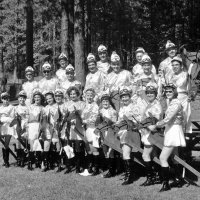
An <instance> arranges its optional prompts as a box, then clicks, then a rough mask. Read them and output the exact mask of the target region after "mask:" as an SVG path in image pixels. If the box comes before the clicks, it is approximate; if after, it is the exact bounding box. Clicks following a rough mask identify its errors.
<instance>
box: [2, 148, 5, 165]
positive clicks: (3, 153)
mask: <svg viewBox="0 0 200 200" xmlns="http://www.w3.org/2000/svg"><path fill="white" fill-rule="evenodd" d="M5 151H6V150H5V148H2V155H3V165H2V166H5V157H6V156H5V155H6V153H5Z"/></svg>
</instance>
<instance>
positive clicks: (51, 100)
mask: <svg viewBox="0 0 200 200" xmlns="http://www.w3.org/2000/svg"><path fill="white" fill-rule="evenodd" d="M45 98H46V102H47V104H48V105H53V103H54V98H53V95H52V94H47V95H46V97H45Z"/></svg>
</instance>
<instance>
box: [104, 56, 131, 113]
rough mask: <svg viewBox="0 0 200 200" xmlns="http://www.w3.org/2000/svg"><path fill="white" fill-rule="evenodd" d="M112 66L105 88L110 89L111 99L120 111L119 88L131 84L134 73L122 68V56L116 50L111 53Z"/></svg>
mask: <svg viewBox="0 0 200 200" xmlns="http://www.w3.org/2000/svg"><path fill="white" fill-rule="evenodd" d="M111 67H112V72H111V73H109V74H108V75H107V78H106V83H105V90H108V89H109V91H110V93H111V101H112V103H113V105H114V108H115V109H116V111H117V112H118V111H119V109H120V97H119V88H120V87H122V86H124V85H128V86H129V85H131V84H132V74H131V72H129V71H127V70H125V69H122V63H121V60H120V57H119V55H118V54H117V53H116V52H113V53H112V55H111Z"/></svg>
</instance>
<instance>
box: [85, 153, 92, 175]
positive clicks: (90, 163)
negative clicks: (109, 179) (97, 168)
mask: <svg viewBox="0 0 200 200" xmlns="http://www.w3.org/2000/svg"><path fill="white" fill-rule="evenodd" d="M93 163H94V157H93V155H92V154H88V155H87V167H86V169H88V172H89V173H90V174H93V170H92V168H93Z"/></svg>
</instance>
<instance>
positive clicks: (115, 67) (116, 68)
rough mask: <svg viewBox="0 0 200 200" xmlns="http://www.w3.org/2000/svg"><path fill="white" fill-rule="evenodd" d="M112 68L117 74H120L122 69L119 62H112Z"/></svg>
mask: <svg viewBox="0 0 200 200" xmlns="http://www.w3.org/2000/svg"><path fill="white" fill-rule="evenodd" d="M111 67H112V69H113V71H114V72H115V73H118V72H119V71H120V69H121V67H120V63H119V62H112V63H111Z"/></svg>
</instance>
